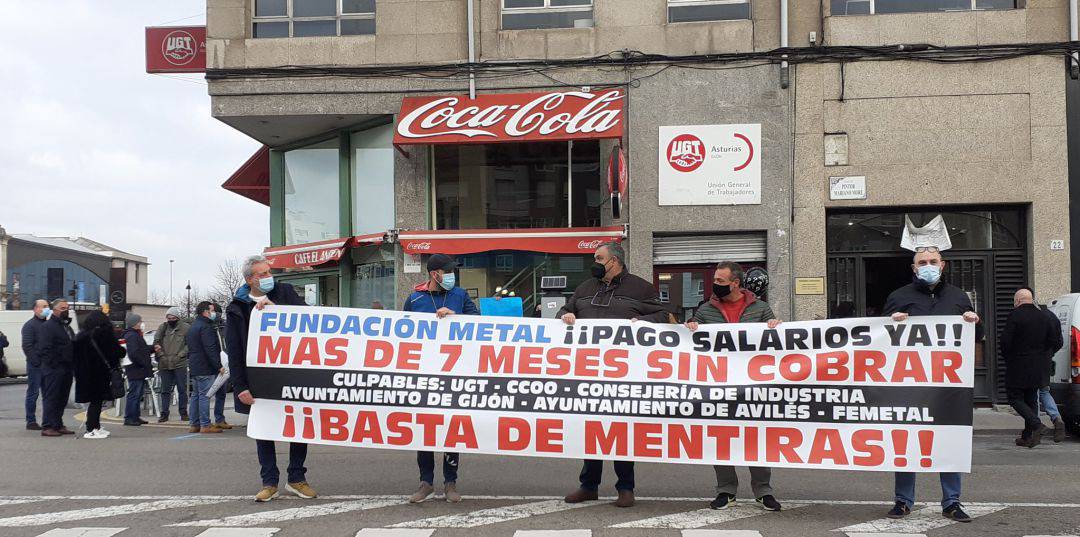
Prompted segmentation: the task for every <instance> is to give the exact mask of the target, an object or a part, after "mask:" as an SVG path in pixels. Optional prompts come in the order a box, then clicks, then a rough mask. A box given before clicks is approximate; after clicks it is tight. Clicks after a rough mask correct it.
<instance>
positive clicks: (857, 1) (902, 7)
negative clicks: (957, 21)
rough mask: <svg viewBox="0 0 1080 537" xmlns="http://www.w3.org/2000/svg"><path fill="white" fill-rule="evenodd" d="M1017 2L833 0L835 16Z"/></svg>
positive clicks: (1013, 5)
mask: <svg viewBox="0 0 1080 537" xmlns="http://www.w3.org/2000/svg"><path fill="white" fill-rule="evenodd" d="M1015 8H1016V0H832V14H833V15H871V14H887V13H926V12H933V11H969V10H986V9H1015Z"/></svg>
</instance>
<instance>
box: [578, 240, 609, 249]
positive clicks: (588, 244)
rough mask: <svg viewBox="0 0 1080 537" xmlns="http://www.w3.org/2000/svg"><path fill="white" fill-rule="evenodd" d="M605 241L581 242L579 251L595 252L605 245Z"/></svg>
mask: <svg viewBox="0 0 1080 537" xmlns="http://www.w3.org/2000/svg"><path fill="white" fill-rule="evenodd" d="M604 242H605V241H603V240H592V241H580V242H578V243H577V247H578V250H590V251H591V250H595V249H597V248H599V247H600V245H602V244H604Z"/></svg>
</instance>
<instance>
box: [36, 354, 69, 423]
mask: <svg viewBox="0 0 1080 537" xmlns="http://www.w3.org/2000/svg"><path fill="white" fill-rule="evenodd" d="M41 372H42V375H41V392H42V393H41V426H42V427H43V428H45V429H60V428H61V427H63V426H64V407H66V406H67V401H68V395H70V394H71V383H72V381H74V376H73V374H72V371H71V369H70V368H67V367H49V366H43V367H42V368H41Z"/></svg>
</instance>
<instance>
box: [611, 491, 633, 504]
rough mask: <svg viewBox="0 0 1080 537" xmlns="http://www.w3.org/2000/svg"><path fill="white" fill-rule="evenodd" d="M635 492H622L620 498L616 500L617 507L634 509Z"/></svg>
mask: <svg viewBox="0 0 1080 537" xmlns="http://www.w3.org/2000/svg"><path fill="white" fill-rule="evenodd" d="M633 506H634V491H632V490H620V491H619V497H618V498H617V499H616V500H615V507H633Z"/></svg>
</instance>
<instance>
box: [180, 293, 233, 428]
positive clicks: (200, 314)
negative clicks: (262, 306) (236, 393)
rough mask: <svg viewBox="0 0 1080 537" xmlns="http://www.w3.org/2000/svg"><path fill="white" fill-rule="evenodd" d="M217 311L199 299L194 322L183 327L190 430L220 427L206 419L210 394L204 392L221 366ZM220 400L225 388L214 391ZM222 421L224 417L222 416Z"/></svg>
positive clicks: (220, 369)
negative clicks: (189, 401) (187, 326)
mask: <svg viewBox="0 0 1080 537" xmlns="http://www.w3.org/2000/svg"><path fill="white" fill-rule="evenodd" d="M217 317H218V312H217V310H216V308H215V307H214V305H213V304H211V303H210V302H206V301H203V302H199V304H198V305H197V306H195V322H194V323H192V324H191V328H190V329H189V330H188V331H187V336H186V339H187V348H188V367H189V371H190V372H191V408H189V409H188V416H190V418H191V432H193V433H202V434H211V433H220V432H221V431H222V430H223V429H221V428H220V427H218V426H216V425H215V424H214V423H211V422H210V398H209V397H207V396H206V392H208V391H210V386H211V385H212V384H213V383H214V379H215V378H216V377H217V376H218V374H219V373H221V372H222V371H224V370H225V368H224V367H223V366H222V365H221V343H220V341H219V340H218V336H217V330H216V329H215V328H214V321H215V320H217ZM218 395H220V396H221V400H222V401H224V397H225V390H218V391H217V394H215V398H217V396H218ZM222 421H224V419H222Z"/></svg>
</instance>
